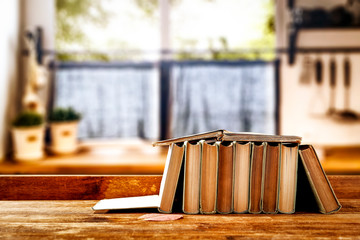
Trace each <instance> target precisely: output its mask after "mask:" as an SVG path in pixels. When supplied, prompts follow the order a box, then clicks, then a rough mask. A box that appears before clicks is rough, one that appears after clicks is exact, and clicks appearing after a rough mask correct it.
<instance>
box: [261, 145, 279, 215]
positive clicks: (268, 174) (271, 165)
mask: <svg viewBox="0 0 360 240" xmlns="http://www.w3.org/2000/svg"><path fill="white" fill-rule="evenodd" d="M279 161H280V145H279V144H278V143H268V145H267V147H266V157H265V169H264V194H263V212H264V213H277V211H278V210H277V204H278V201H277V200H278V185H279Z"/></svg>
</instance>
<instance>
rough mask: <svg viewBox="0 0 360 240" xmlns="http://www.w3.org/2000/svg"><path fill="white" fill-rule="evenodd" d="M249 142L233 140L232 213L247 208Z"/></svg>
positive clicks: (250, 145)
mask: <svg viewBox="0 0 360 240" xmlns="http://www.w3.org/2000/svg"><path fill="white" fill-rule="evenodd" d="M252 145H253V143H251V142H235V143H234V147H235V152H234V204H233V205H234V213H246V212H247V211H248V210H249V185H250V162H251V149H252Z"/></svg>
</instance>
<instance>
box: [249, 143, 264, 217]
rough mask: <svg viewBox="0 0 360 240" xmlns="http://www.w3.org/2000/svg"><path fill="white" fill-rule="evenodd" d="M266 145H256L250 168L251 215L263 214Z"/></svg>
mask: <svg viewBox="0 0 360 240" xmlns="http://www.w3.org/2000/svg"><path fill="white" fill-rule="evenodd" d="M266 145H267V144H266V143H264V142H263V143H260V144H259V143H254V147H253V150H252V159H251V167H250V202H249V213H261V212H262V196H263V188H264V171H263V169H264V162H265V161H264V160H265V151H266ZM259 186H260V187H259Z"/></svg>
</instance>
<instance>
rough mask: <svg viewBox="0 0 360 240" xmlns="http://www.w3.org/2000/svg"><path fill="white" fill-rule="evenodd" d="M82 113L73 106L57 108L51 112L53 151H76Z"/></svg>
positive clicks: (59, 152)
mask: <svg viewBox="0 0 360 240" xmlns="http://www.w3.org/2000/svg"><path fill="white" fill-rule="evenodd" d="M80 119H81V114H80V113H78V112H76V111H75V110H74V109H73V108H71V107H69V108H55V109H54V110H53V111H52V112H51V113H50V114H49V122H50V132H51V151H52V152H53V153H56V154H70V153H74V152H76V150H77V148H78V144H77V129H78V123H79V120H80Z"/></svg>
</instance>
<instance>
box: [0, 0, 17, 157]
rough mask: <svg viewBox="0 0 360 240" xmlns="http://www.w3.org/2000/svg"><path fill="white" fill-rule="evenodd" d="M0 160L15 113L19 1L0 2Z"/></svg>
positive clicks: (4, 152) (6, 144)
mask: <svg viewBox="0 0 360 240" xmlns="http://www.w3.org/2000/svg"><path fill="white" fill-rule="evenodd" d="M0 29H1V37H0V160H3V159H4V156H5V154H6V153H7V152H8V140H9V128H8V126H9V124H10V121H11V119H12V118H13V116H14V114H15V111H16V106H15V105H16V101H15V95H16V83H17V78H18V70H19V68H18V66H19V64H18V59H19V58H18V57H19V38H18V36H19V29H20V0H11V1H0Z"/></svg>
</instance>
